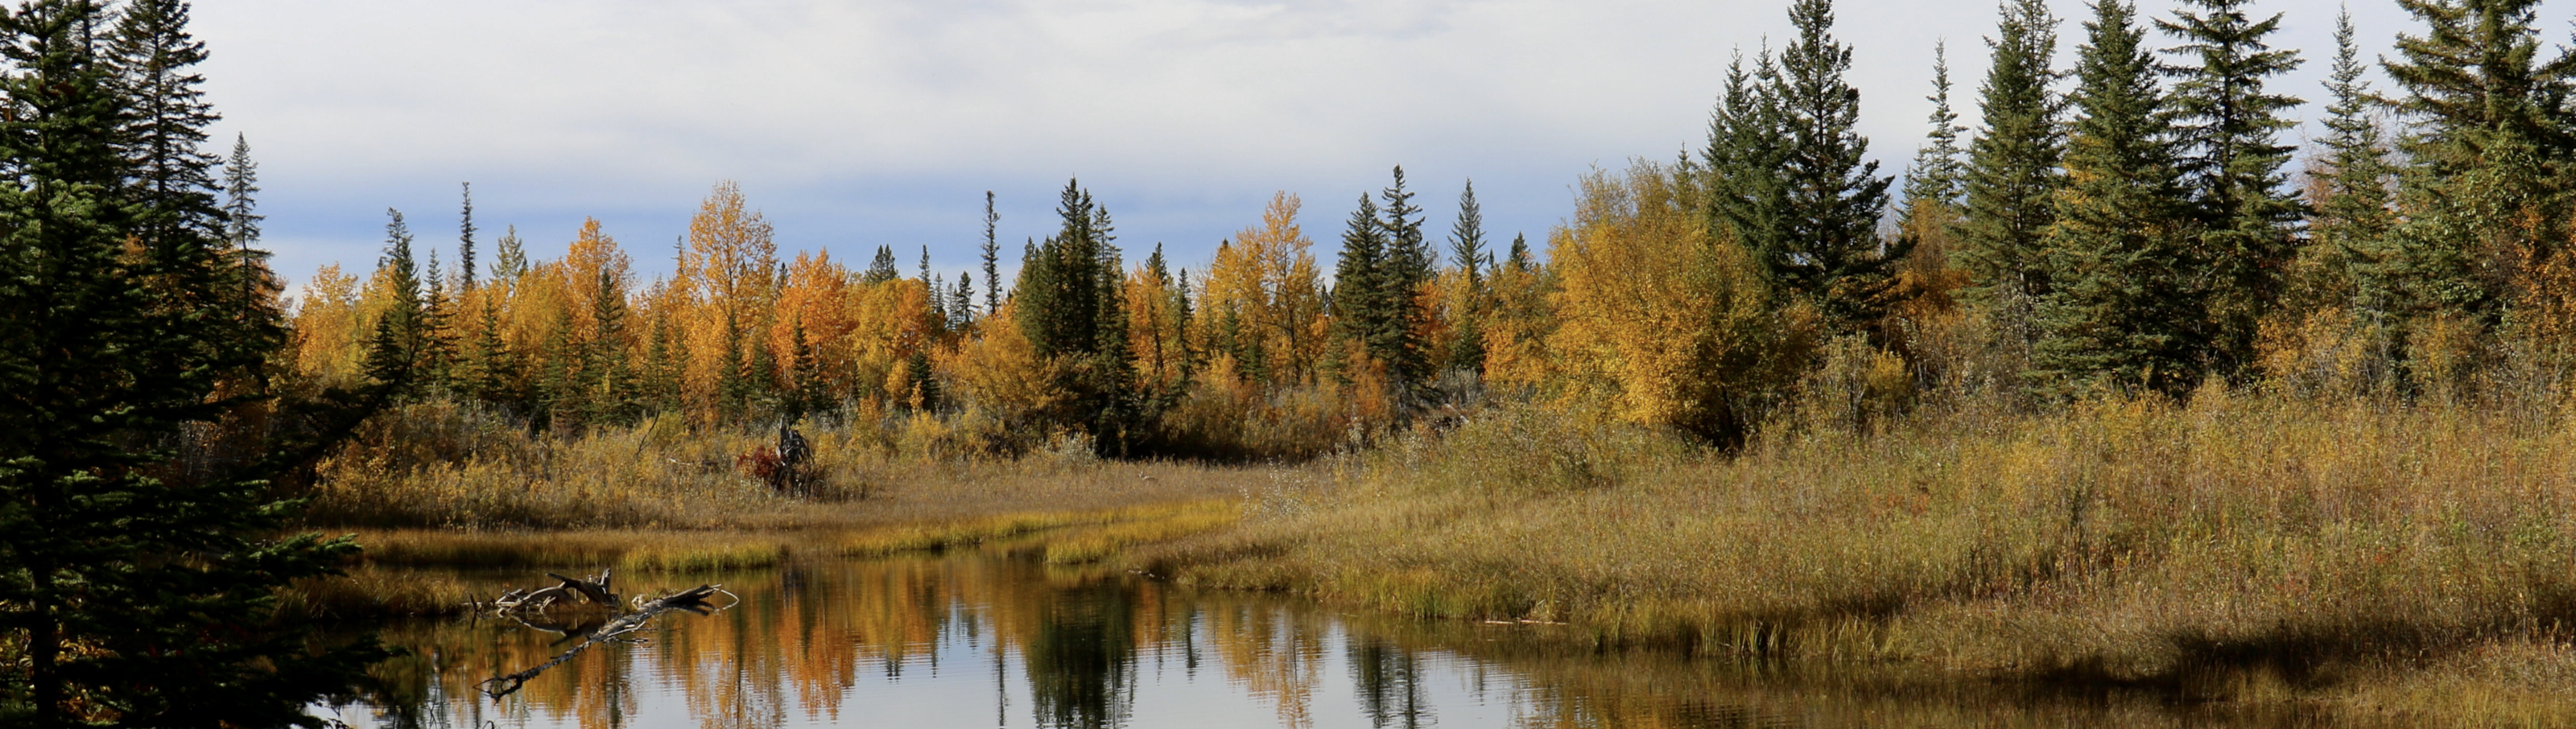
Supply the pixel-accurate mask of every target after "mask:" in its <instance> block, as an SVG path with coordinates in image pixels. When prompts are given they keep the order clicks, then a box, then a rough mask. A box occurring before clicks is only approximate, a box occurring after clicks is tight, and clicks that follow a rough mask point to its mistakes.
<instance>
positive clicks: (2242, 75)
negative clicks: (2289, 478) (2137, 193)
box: [2157, 0, 2303, 373]
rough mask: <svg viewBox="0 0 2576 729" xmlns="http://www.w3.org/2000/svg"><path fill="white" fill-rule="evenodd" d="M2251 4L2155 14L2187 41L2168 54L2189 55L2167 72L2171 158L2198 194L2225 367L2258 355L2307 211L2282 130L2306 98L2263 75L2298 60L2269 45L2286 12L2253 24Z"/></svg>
mask: <svg viewBox="0 0 2576 729" xmlns="http://www.w3.org/2000/svg"><path fill="white" fill-rule="evenodd" d="M2248 2H2249V0H2186V2H2185V3H2184V5H2185V9H2183V10H2177V11H2175V13H2174V19H2173V20H2168V21H2158V22H2157V25H2158V26H2159V27H2161V28H2163V29H2164V31H2165V33H2167V34H2168V35H2171V36H2173V37H2174V38H2176V39H2177V40H2180V41H2181V42H2182V45H2180V46H2176V47H2173V48H2168V49H2166V50H2165V53H2167V54H2169V55H2173V56H2178V57H2181V58H2182V59H2183V60H2184V63H2182V64H2181V65H2177V66H2171V67H2168V68H2166V69H2165V75H2166V76H2167V77H2169V78H2172V79H2174V86H2173V92H2172V94H2171V96H2170V101H2169V102H2168V103H2169V109H2170V113H2171V117H2172V122H2171V123H2172V124H2173V125H2174V128H2173V131H2174V133H2175V134H2177V135H2178V136H2179V139H2178V140H2176V141H2178V142H2179V145H2178V148H2177V149H2176V150H2175V151H2176V160H2175V166H2176V169H2177V171H2179V172H2180V173H2181V174H2182V175H2183V180H2184V182H2185V184H2186V185H2187V186H2188V187H2189V188H2190V190H2191V192H2190V199H2191V208H2190V213H2191V215H2192V218H2193V222H2194V223H2195V225H2196V226H2197V227H2198V228H2199V230H2200V234H2199V244H2198V247H2199V249H2200V250H2199V251H2198V252H2197V253H2196V254H2195V255H2194V257H2193V258H2194V260H2197V261H2202V262H2205V263H2207V264H2208V266H2209V268H2208V270H2206V271H2204V272H2203V274H2202V275H2203V276H2205V277H2206V278H2207V279H2208V280H2209V281H2210V286H2209V291H2208V292H2207V294H2206V297H2207V306H2208V308H2209V313H2208V320H2209V321H2208V325H2209V327H2210V330H2209V332H2208V337H2209V340H2210V341H2209V346H2210V353H2211V355H2212V358H2213V362H2212V363H2211V364H2212V366H2214V367H2215V368H2216V369H2217V370H2218V371H2219V372H2221V373H2233V372H2235V371H2238V370H2240V369H2243V368H2244V367H2246V366H2248V364H2249V363H2250V362H2251V361H2252V359H2253V357H2254V339H2255V328H2256V326H2257V325H2258V324H2259V323H2260V320H2261V318H2262V317H2263V315H2264V314H2266V313H2268V312H2270V311H2271V310H2272V309H2273V308H2274V307H2276V306H2277V305H2278V304H2279V302H2280V299H2281V292H2282V285H2283V279H2282V273H2283V271H2285V270H2287V269H2288V267H2289V262H2290V259H2291V257H2292V255H2293V254H2294V253H2295V250H2296V249H2295V241H2294V240H2293V238H2292V226H2293V225H2294V224H2295V223H2296V222H2297V220H2298V218H2299V214H2300V212H2301V211H2300V206H2299V203H2298V201H2297V200H2296V199H2295V198H2292V197H2291V196H2290V194H2289V193H2288V192H2287V187H2288V185H2289V177H2288V175H2287V174H2286V173H2285V172H2284V171H2283V168H2284V167H2285V166H2287V165H2288V164H2289V162H2290V154H2291V152H2293V151H2294V150H2295V149H2296V148H2295V147H2293V146H2291V145H2288V144H2282V143H2280V141H2279V140H2278V136H2279V134H2280V132H2281V131H2282V130H2284V129H2288V128H2290V127H2293V126H2297V122H2294V121H2292V120H2290V119H2287V118H2283V116H2282V115H2283V114H2284V113H2286V112H2287V111H2289V110H2290V109H2292V108H2294V107H2297V106H2298V105H2299V104H2301V103H2303V102H2301V101H2300V100H2299V99H2297V98H2294V97H2290V96H2284V95H2281V94H2276V93H2270V92H2267V91H2265V90H2264V83H2265V80H2266V79H2269V78H2271V77H2274V76H2279V75H2281V74H2284V73H2288V72H2289V71H2290V70H2292V69H2295V68H2298V66H2299V57H2298V54H2297V53H2296V52H2293V51H2289V50H2282V49H2274V48H2271V47H2270V46H2268V45H2266V44H2265V42H2264V38H2265V37H2267V36H2270V35H2271V34H2272V33H2273V32H2274V31H2277V30H2279V29H2280V27H2281V16H2280V15H2279V14H2274V15H2273V16H2272V17H2269V18H2265V19H2263V20H2260V21H2256V20H2252V19H2250V18H2248V17H2247V16H2246V11H2245V6H2246V5H2247V4H2248ZM2193 7H2197V8H2199V9H2200V10H2199V11H2198V12H2195V11H2193V10H2191V9H2189V8H2193Z"/></svg>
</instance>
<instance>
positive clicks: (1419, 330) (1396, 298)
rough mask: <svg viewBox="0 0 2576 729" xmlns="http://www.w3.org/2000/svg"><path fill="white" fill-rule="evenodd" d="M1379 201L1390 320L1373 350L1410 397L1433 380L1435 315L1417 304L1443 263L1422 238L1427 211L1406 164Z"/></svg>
mask: <svg viewBox="0 0 2576 729" xmlns="http://www.w3.org/2000/svg"><path fill="white" fill-rule="evenodd" d="M1378 199H1379V200H1380V202H1381V203H1382V205H1381V206H1380V207H1379V208H1378V213H1379V215H1380V216H1381V218H1380V221H1379V225H1378V230H1379V231H1380V233H1381V234H1382V235H1384V236H1385V238H1384V239H1385V241H1386V248H1385V251H1384V254H1383V255H1382V256H1381V257H1380V258H1379V259H1378V270H1377V285H1378V289H1379V292H1378V296H1379V297H1380V299H1379V304H1380V306H1382V307H1384V308H1383V312H1384V314H1383V316H1385V320H1384V322H1383V323H1381V324H1380V327H1381V328H1380V329H1379V330H1378V331H1377V332H1376V334H1375V337H1374V338H1373V339H1372V345H1373V346H1372V347H1371V350H1372V352H1373V353H1374V354H1376V355H1377V357H1378V358H1379V360H1380V361H1382V362H1385V363H1386V369H1387V374H1388V375H1389V379H1390V380H1392V381H1393V382H1394V383H1395V385H1396V388H1397V390H1398V393H1399V394H1401V395H1405V396H1408V397H1410V396H1414V395H1417V394H1419V393H1418V391H1419V390H1420V389H1421V388H1423V387H1426V386H1428V385H1429V382H1430V378H1431V365H1432V359H1431V352H1430V351H1429V346H1428V344H1427V343H1426V342H1425V341H1424V337H1423V335H1424V333H1425V332H1427V331H1429V330H1430V328H1431V321H1430V313H1429V312H1427V311H1425V310H1423V308H1422V307H1420V306H1416V305H1415V303H1414V295H1415V293H1416V292H1419V291H1421V290H1422V287H1423V285H1424V284H1427V283H1430V281H1431V276H1432V273H1433V271H1435V270H1436V268H1435V267H1436V263H1435V261H1436V260H1437V259H1435V258H1434V257H1433V254H1432V252H1431V244H1430V242H1429V241H1427V240H1425V239H1424V237H1423V234H1422V217H1421V216H1422V208H1421V206H1418V205H1415V204H1413V193H1412V192H1411V191H1408V190H1406V189H1404V167H1403V166H1401V165H1399V166H1397V167H1396V168H1395V181H1394V182H1393V183H1392V184H1390V185H1388V186H1387V187H1386V189H1383V190H1380V191H1378Z"/></svg>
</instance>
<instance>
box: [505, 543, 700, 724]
mask: <svg viewBox="0 0 2576 729" xmlns="http://www.w3.org/2000/svg"><path fill="white" fill-rule="evenodd" d="M555 579H559V580H560V579H565V578H564V577H562V576H559V575H557V576H555ZM567 581H569V580H567ZM599 583H600V584H601V585H603V586H604V585H605V584H606V583H607V573H606V572H601V573H600V579H599ZM559 587H560V586H558V587H550V588H546V589H558V588H559ZM603 589H604V588H603ZM718 593H723V594H724V595H725V596H727V597H732V596H733V593H730V592H725V589H724V586H723V585H712V584H710V585H699V586H697V587H693V588H689V589H687V590H682V591H680V592H677V593H673V594H670V595H664V596H662V597H660V598H656V599H654V600H652V601H650V602H646V603H644V604H642V605H638V606H636V608H635V611H634V612H631V613H626V614H623V615H619V616H617V617H614V618H610V619H608V620H607V621H606V622H602V623H600V624H598V625H597V626H596V627H592V628H590V629H589V630H588V631H587V632H586V633H567V634H566V636H565V637H566V638H567V639H569V638H571V637H573V636H574V635H579V636H580V637H581V639H582V640H581V642H580V643H579V644H576V645H574V646H573V647H572V648H570V649H567V650H565V651H564V652H563V653H562V654H559V655H556V656H555V657H554V659H553V660H549V661H546V662H545V663H541V664H537V665H536V666H535V667H533V668H529V669H528V670H525V671H520V672H518V673H513V674H510V675H507V676H496V677H493V678H490V679H485V680H484V681H483V682H482V683H479V684H475V688H477V689H480V690H482V692H483V693H484V695H487V696H490V697H492V700H493V701H496V702H497V701H500V700H501V697H504V696H508V695H510V694H512V693H516V692H517V691H518V690H519V687H521V686H525V685H527V683H528V680H529V679H533V678H536V677H537V675H538V674H541V673H545V672H546V669H550V668H554V667H555V666H559V665H562V664H563V662H564V661H569V660H572V657H573V656H576V655H580V654H581V652H582V651H585V650H589V649H590V647H591V646H594V645H598V644H601V643H606V642H609V641H614V640H618V639H620V638H621V637H623V636H625V635H626V634H628V633H633V632H635V631H638V630H643V629H644V627H645V626H646V625H648V624H650V623H652V622H653V618H655V617H657V616H660V615H661V614H663V613H667V612H671V611H673V610H682V611H687V612H690V613H695V614H698V615H709V614H713V613H715V612H716V611H718V610H722V609H724V608H723V607H717V606H714V605H709V604H707V598H710V597H713V596H715V595H716V594H718ZM611 599H612V600H613V599H614V598H613V597H612V598H611ZM737 600H739V598H737ZM612 604H613V602H612ZM724 607H732V605H731V604H727V605H725V606H724ZM496 685H497V687H496Z"/></svg>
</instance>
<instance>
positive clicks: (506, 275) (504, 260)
mask: <svg viewBox="0 0 2576 729" xmlns="http://www.w3.org/2000/svg"><path fill="white" fill-rule="evenodd" d="M492 246H493V248H494V249H496V250H494V251H493V254H492V280H494V281H501V282H505V283H513V284H515V283H518V282H519V277H520V276H525V275H527V274H528V249H527V248H526V246H525V245H524V244H522V243H520V242H519V226H516V225H513V226H510V227H509V228H508V229H507V230H506V231H504V232H503V233H501V239H500V240H497V241H493V243H492Z"/></svg>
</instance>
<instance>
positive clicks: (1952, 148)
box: [1905, 42, 1968, 228]
mask: <svg viewBox="0 0 2576 729" xmlns="http://www.w3.org/2000/svg"><path fill="white" fill-rule="evenodd" d="M1924 99H1925V100H1927V101H1930V102H1932V118H1931V122H1932V131H1931V132H1930V133H1927V134H1925V135H1923V146H1922V147H1921V148H1919V149H1916V150H1915V151H1914V163H1913V164H1911V165H1907V166H1906V168H1905V223H1906V225H1905V227H1907V228H1913V227H1915V223H1916V220H1915V218H1916V217H1917V216H1920V215H1925V214H1938V215H1941V216H1942V219H1941V222H1940V224H1941V225H1942V226H1944V227H1947V226H1950V225H1955V224H1956V222H1957V221H1956V220H1955V219H1956V217H1957V215H1958V209H1959V205H1960V203H1961V200H1960V195H1962V194H1964V193H1965V192H1966V191H1967V185H1968V181H1967V175H1968V170H1967V163H1966V161H1965V160H1963V159H1962V156H1963V155H1965V154H1966V152H1965V150H1962V149H1960V148H1959V133H1961V132H1965V131H1968V128H1967V127H1964V126H1960V124H1959V114H1958V112H1956V111H1952V110H1951V109H1950V57H1949V44H1948V43H1947V42H1935V43H1934V44H1933V45H1932V95H1931V96H1927V97H1924Z"/></svg>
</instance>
